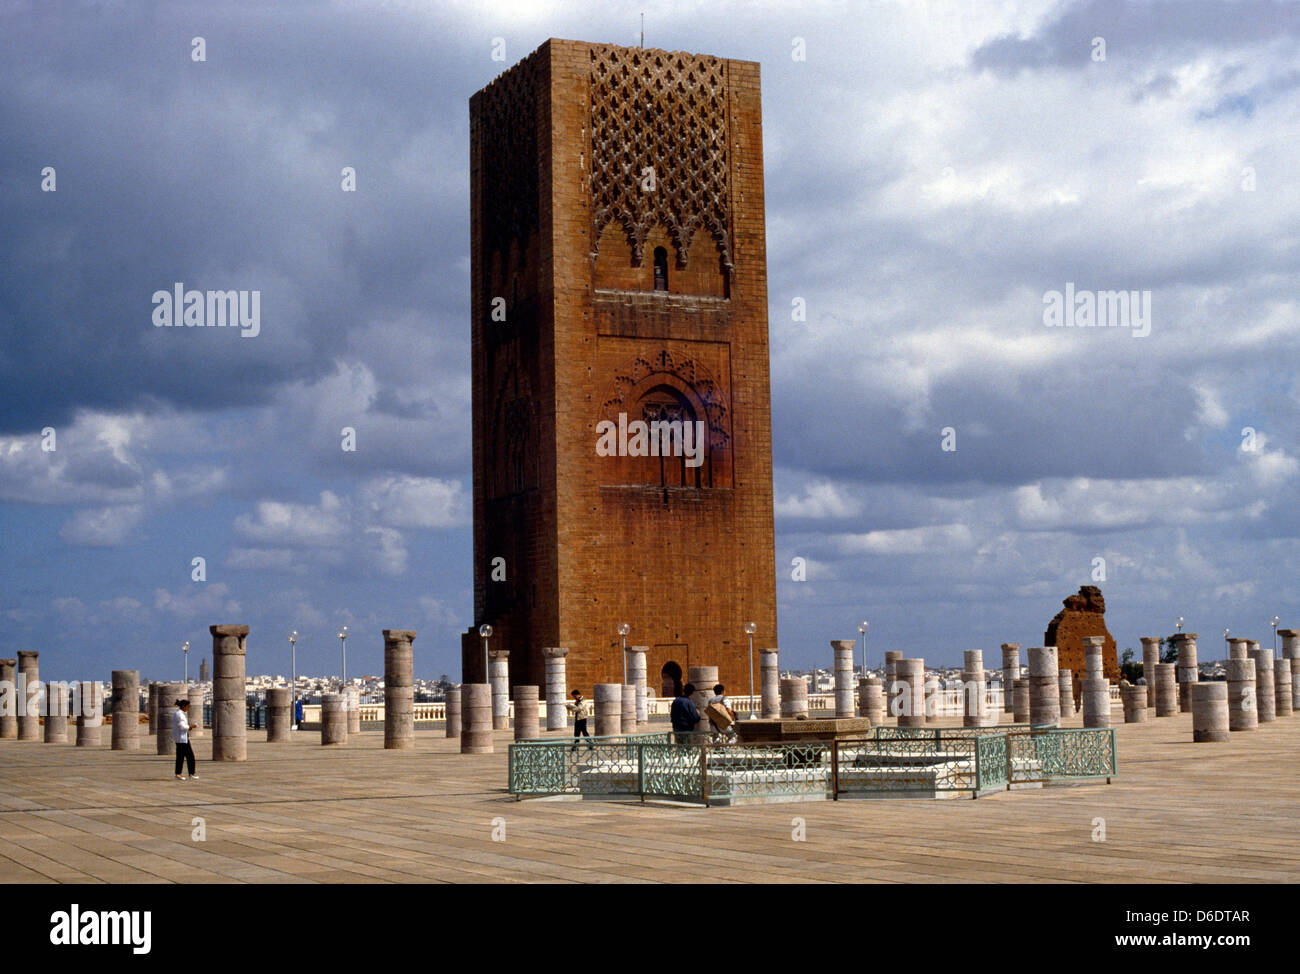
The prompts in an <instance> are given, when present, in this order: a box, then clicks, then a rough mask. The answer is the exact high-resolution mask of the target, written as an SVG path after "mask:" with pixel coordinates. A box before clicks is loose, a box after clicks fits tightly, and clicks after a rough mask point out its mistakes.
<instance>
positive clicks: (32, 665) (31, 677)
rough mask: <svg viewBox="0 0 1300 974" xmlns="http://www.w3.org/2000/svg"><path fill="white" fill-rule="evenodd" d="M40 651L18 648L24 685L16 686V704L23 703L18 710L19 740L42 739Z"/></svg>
mask: <svg viewBox="0 0 1300 974" xmlns="http://www.w3.org/2000/svg"><path fill="white" fill-rule="evenodd" d="M38 656H40V653H39V652H37V651H36V650H34V649H20V650H18V675H19V676H20V677H21V678H22V684H23V685H22V686H21V687H16V688H15V689H16V690H17V696H21V697H22V698H23V699H22V700H21V701H20V700H18V699H17V698H15V701H14V702H15V704H19V703H21V704H22V709H21V710H20V711H19V712H18V714H19V715H18V740H20V741H39V740H40V739H41V713H40V711H41V695H42V694H41V688H40V682H41V668H40V664H39V663H38V662H37V657H38Z"/></svg>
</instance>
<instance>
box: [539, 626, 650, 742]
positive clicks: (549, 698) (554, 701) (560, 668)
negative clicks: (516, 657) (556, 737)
mask: <svg viewBox="0 0 1300 974" xmlns="http://www.w3.org/2000/svg"><path fill="white" fill-rule="evenodd" d="M568 655H569V650H568V648H567V647H565V646H547V647H546V648H545V649H543V650H542V656H544V657H545V658H546V729H547V730H564V729H565V728H566V727H568V726H569V711H568V710H567V709H566V706H567V704H568V702H569V682H568V674H567V673H566V671H565V661H564V658H565V657H566V656H568ZM641 663H642V665H643V666H644V665H645V654H644V653H643V654H642V655H641Z"/></svg>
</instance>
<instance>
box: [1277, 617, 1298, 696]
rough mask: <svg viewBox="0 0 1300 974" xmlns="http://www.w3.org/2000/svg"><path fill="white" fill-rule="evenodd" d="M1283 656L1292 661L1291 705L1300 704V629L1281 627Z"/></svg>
mask: <svg viewBox="0 0 1300 974" xmlns="http://www.w3.org/2000/svg"><path fill="white" fill-rule="evenodd" d="M1277 634H1278V635H1279V636H1281V637H1282V658H1283V659H1289V660H1290V661H1291V707H1292V708H1293V709H1294V708H1296V707H1297V706H1300V629H1279V630H1278V631H1277Z"/></svg>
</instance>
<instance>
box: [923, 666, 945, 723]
mask: <svg viewBox="0 0 1300 974" xmlns="http://www.w3.org/2000/svg"><path fill="white" fill-rule="evenodd" d="M942 703H943V689H942V688H941V687H940V686H939V677H938V676H936V675H935V674H933V673H931V674H930V675H929V676H927V677H926V678H925V719H926V721H927V722H928V723H931V724H937V723H938V722H939V720H940V718H941V717H943V713H942V710H943V708H942V707H941V706H940V704H942Z"/></svg>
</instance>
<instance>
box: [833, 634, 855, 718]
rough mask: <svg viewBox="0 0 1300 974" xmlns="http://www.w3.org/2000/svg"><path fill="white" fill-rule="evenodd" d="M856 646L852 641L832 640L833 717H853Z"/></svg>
mask: <svg viewBox="0 0 1300 974" xmlns="http://www.w3.org/2000/svg"><path fill="white" fill-rule="evenodd" d="M857 646H858V644H857V642H856V641H855V640H852V639H832V640H831V650H832V651H833V652H834V662H833V666H834V669H833V670H832V671H831V672H832V673H834V675H835V716H836V717H855V716H857V713H856V711H855V710H854V709H853V650H855V649H856V648H857Z"/></svg>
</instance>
